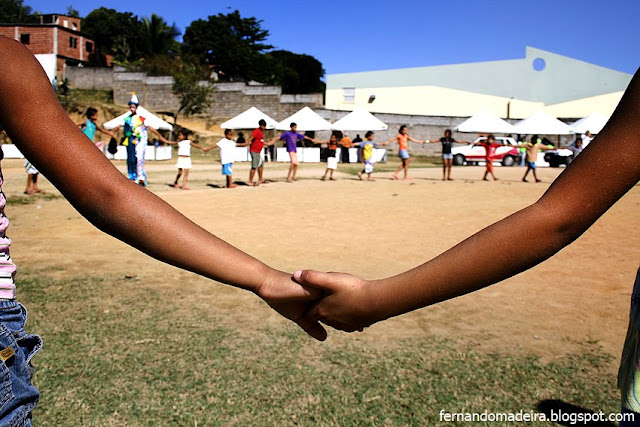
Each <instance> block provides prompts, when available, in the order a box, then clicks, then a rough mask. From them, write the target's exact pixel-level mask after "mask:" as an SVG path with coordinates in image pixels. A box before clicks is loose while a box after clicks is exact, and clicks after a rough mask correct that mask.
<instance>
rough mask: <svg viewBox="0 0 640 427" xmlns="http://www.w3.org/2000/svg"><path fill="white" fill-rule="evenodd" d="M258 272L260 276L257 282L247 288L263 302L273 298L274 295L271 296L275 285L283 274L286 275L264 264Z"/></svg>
mask: <svg viewBox="0 0 640 427" xmlns="http://www.w3.org/2000/svg"><path fill="white" fill-rule="evenodd" d="M258 271H259V274H258V277H257V280H256V281H255V282H253V283H251V284H249V286H247V289H248V290H250V291H251V292H253V293H254V294H256V295H257V296H258V297H260V298H262V299H263V300H267V299H269V298H270V297H272V295H270V292H271V290H273V289H274V286H273V284H274V283H275V282H276V281H277V280H278V279H280V278H281V276H282V275H283V274H286V273H283V272H282V271H278V270H276V269H273V268H271V267H269V266H267V265H265V264H263V266H262V268H261V269H259V270H258Z"/></svg>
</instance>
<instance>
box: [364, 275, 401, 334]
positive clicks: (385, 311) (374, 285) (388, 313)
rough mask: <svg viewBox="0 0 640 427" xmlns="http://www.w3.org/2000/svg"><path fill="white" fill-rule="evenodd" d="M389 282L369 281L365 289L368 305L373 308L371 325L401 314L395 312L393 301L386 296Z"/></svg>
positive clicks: (385, 280) (384, 280)
mask: <svg viewBox="0 0 640 427" xmlns="http://www.w3.org/2000/svg"><path fill="white" fill-rule="evenodd" d="M387 281H388V279H381V280H371V281H368V283H367V285H366V287H365V289H366V290H367V300H368V305H369V307H370V308H371V312H370V313H371V320H372V322H371V324H373V323H377V322H381V321H383V320H386V319H388V318H390V317H394V316H397V315H398V314H399V313H395V312H394V310H393V307H392V305H391V304H390V302H391V301H393V300H392V299H390V298H388V296H387V295H386V290H387V289H388V288H389V284H388V283H387Z"/></svg>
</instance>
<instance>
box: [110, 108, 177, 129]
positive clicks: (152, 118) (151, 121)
mask: <svg viewBox="0 0 640 427" xmlns="http://www.w3.org/2000/svg"><path fill="white" fill-rule="evenodd" d="M137 113H138V115H140V116H142V117H144V118H145V123H146V124H147V125H148V126H151V127H152V128H154V129H156V130H173V126H172V125H171V124H169V123H167V122H165V121H164V120H162V119H161V118H160V117H158V116H156V115H154V114H153V113H151V112H149V110H147V109H146V108H144V107H142V106H138V110H137ZM130 114H131V112H129V111H127V112H126V113H124V114H122V115H121V116H118V117H116V118H115V119H113V120H109V121H108V122H106V123H105V124H104V125H103V126H104V128H105V129H113V128H115V127H117V126H122V125H124V119H125V118H126V117H127V116H129V115H130Z"/></svg>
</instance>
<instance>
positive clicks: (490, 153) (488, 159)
mask: <svg viewBox="0 0 640 427" xmlns="http://www.w3.org/2000/svg"><path fill="white" fill-rule="evenodd" d="M478 145H481V146H483V147H484V149H485V154H484V162H485V167H486V169H485V171H484V176H483V177H482V180H483V181H489V180H488V179H487V175H491V177H492V178H493V180H494V181H497V180H498V178H496V176H495V175H494V174H493V158H494V157H495V154H496V148H498V147H502V146H503V145H504V144H498V143H497V142H496V138H495V136H493V135H492V134H491V135H489V136H487V139H486V140H484V141H483V142H481V143H479V144H478Z"/></svg>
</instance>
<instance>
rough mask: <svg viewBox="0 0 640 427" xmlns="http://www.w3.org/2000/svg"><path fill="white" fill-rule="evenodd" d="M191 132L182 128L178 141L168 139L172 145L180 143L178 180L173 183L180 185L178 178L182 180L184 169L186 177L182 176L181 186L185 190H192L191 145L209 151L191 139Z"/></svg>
mask: <svg viewBox="0 0 640 427" xmlns="http://www.w3.org/2000/svg"><path fill="white" fill-rule="evenodd" d="M190 133H191V132H190V131H189V130H188V129H185V128H182V129H180V131H179V132H178V142H173V141H167V142H168V143H169V144H171V145H178V163H176V167H177V168H178V175H176V180H175V181H174V183H173V187H174V188H178V187H179V185H178V180H180V175H182V171H183V170H184V178H182V187H180V188H182V189H183V190H191V189H190V188H189V187H187V179H188V177H189V169H191V147H196V148H199V149H200V150H202V151H204V152H205V153H206V152H207V151H209V150H208V149H206V148H204V147H202V146H200V145H198V144H196V143H195V142H193V141H191V140H190V139H189V134H190ZM211 148H213V147H211Z"/></svg>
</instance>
